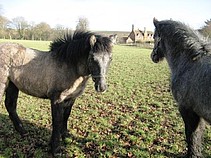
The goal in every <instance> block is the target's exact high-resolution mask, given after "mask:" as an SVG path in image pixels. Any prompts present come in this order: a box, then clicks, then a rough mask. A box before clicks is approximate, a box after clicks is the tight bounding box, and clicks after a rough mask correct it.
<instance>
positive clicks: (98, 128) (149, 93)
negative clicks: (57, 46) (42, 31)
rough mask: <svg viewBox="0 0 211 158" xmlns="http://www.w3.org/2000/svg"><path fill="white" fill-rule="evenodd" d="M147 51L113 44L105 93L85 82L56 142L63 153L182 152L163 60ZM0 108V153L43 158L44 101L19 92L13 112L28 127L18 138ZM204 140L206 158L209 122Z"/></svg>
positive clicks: (90, 156)
mask: <svg viewBox="0 0 211 158" xmlns="http://www.w3.org/2000/svg"><path fill="white" fill-rule="evenodd" d="M0 42H2V41H0ZM16 42H17V41H16ZM18 42H21V43H22V44H24V45H25V46H27V47H33V48H37V49H41V50H48V45H49V42H32V41H18ZM150 53H151V50H149V49H141V48H138V47H130V46H114V50H113V61H112V65H111V67H110V71H109V74H108V84H109V88H108V91H107V92H106V93H104V94H98V93H96V92H95V90H94V86H93V82H92V81H91V80H90V81H89V83H88V85H87V88H86V90H85V92H84V94H83V95H82V96H80V97H79V98H78V99H77V100H76V103H75V105H74V106H73V109H72V113H71V117H70V118H69V122H68V125H69V131H70V133H71V137H70V138H68V139H66V141H65V142H64V143H63V144H62V147H63V148H64V155H63V157H78V158H83V157H87V158H94V157H96V158H101V157H102V158H117V157H120V158H149V157H151V158H164V157H166V158H167V157H176V156H178V155H181V154H184V152H185V150H186V149H185V147H186V146H185V136H184V126H183V122H182V119H181V117H180V115H179V113H178V110H177V107H176V104H175V102H174V101H173V98H172V95H171V93H170V89H169V76H170V75H169V70H168V66H167V63H166V62H165V61H163V62H162V63H160V64H154V63H152V61H151V60H150V57H149V56H150ZM0 107H1V108H0V157H5V158H7V157H21V158H22V157H23V158H29V157H36V158H39V157H49V155H48V152H47V151H48V141H49V139H50V135H51V111H50V104H49V101H48V100H43V99H38V98H34V97H31V96H28V95H25V94H23V93H20V96H19V100H18V113H19V116H20V117H21V119H22V120H23V123H24V126H25V128H26V129H27V130H28V131H29V134H28V136H26V137H24V138H21V137H20V135H19V134H18V133H17V132H16V131H15V130H14V128H13V125H12V123H11V121H10V119H9V117H8V114H7V112H6V109H5V106H4V105H3V101H2V102H1V104H0ZM204 140H205V141H204V151H203V153H204V155H205V157H209V155H211V130H210V127H209V126H207V130H206V132H205V136H204Z"/></svg>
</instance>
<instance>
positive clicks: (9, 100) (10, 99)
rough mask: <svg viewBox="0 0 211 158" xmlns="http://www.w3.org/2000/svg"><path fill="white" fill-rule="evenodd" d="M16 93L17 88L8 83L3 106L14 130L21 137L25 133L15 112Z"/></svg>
mask: <svg viewBox="0 0 211 158" xmlns="http://www.w3.org/2000/svg"><path fill="white" fill-rule="evenodd" d="M18 92H19V90H18V88H17V87H16V86H15V85H14V84H13V83H12V82H11V81H10V82H9V84H8V87H7V89H6V98H5V106H6V109H7V111H8V113H9V117H10V119H11V120H12V122H13V124H14V126H15V129H16V130H17V131H18V132H19V133H20V134H21V135H22V136H23V135H24V134H26V131H25V129H24V128H23V124H22V122H21V120H20V119H19V117H18V114H17V112H16V107H17V99H18Z"/></svg>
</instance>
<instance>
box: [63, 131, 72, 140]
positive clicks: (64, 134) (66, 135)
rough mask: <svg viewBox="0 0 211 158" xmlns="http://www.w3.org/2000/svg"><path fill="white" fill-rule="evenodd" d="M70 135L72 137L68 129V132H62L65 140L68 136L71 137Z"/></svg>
mask: <svg viewBox="0 0 211 158" xmlns="http://www.w3.org/2000/svg"><path fill="white" fill-rule="evenodd" d="M69 137H71V134H70V133H69V132H68V131H67V132H64V133H63V134H62V140H65V139H66V138H69Z"/></svg>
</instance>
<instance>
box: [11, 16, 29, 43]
mask: <svg viewBox="0 0 211 158" xmlns="http://www.w3.org/2000/svg"><path fill="white" fill-rule="evenodd" d="M12 25H13V26H14V27H15V28H16V29H17V31H18V34H19V38H20V39H24V36H25V31H26V29H27V28H28V23H27V21H26V20H25V19H24V17H21V16H19V17H16V18H14V19H12Z"/></svg>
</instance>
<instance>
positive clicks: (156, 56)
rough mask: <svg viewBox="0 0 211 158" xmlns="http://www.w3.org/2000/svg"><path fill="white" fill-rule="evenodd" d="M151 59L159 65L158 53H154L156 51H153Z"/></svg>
mask: <svg viewBox="0 0 211 158" xmlns="http://www.w3.org/2000/svg"><path fill="white" fill-rule="evenodd" d="M151 59H152V61H153V62H154V63H158V62H159V61H160V59H159V57H158V55H157V53H154V51H152V53H151Z"/></svg>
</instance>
